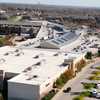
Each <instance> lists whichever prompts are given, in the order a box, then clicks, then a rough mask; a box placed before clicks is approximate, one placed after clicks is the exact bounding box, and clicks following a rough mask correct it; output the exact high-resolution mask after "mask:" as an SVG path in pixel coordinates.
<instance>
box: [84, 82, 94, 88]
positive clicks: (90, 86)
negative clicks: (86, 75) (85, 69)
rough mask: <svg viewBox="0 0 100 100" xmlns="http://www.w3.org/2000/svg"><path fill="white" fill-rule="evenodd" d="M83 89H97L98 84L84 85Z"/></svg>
mask: <svg viewBox="0 0 100 100" xmlns="http://www.w3.org/2000/svg"><path fill="white" fill-rule="evenodd" d="M83 87H84V89H91V88H96V84H94V83H84V84H83Z"/></svg>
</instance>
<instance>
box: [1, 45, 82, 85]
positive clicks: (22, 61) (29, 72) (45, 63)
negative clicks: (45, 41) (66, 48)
mask: <svg viewBox="0 0 100 100" xmlns="http://www.w3.org/2000/svg"><path fill="white" fill-rule="evenodd" d="M57 53H58V52H56V51H54V52H53V51H52V52H51V51H47V50H40V49H17V48H15V47H8V46H5V47H1V48H0V61H1V62H0V63H1V64H0V68H1V67H2V68H4V70H5V72H10V73H19V75H17V76H15V77H14V78H12V79H10V80H9V81H10V82H17V83H24V84H33V85H34V84H42V83H43V82H45V81H47V80H49V79H51V78H54V76H56V75H57V76H58V75H60V74H61V73H63V72H64V71H65V70H66V69H67V67H64V66H60V65H61V64H62V63H63V62H64V59H66V56H68V57H69V56H72V57H78V56H79V55H80V54H78V53H77V54H70V53H69V54H68V55H65V54H64V53H58V55H56V54H57ZM55 55H56V56H55ZM68 57H67V58H68Z"/></svg>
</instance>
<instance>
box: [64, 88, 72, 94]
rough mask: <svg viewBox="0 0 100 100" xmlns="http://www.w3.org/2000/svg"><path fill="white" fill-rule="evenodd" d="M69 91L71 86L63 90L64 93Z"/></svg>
mask: <svg viewBox="0 0 100 100" xmlns="http://www.w3.org/2000/svg"><path fill="white" fill-rule="evenodd" d="M70 91H71V87H68V88H66V89H64V90H63V92H64V93H69V92H70Z"/></svg>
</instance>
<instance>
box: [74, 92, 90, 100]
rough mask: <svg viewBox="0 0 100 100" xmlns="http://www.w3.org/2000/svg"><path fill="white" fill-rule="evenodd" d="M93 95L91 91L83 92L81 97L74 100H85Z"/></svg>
mask: <svg viewBox="0 0 100 100" xmlns="http://www.w3.org/2000/svg"><path fill="white" fill-rule="evenodd" d="M91 95H92V94H91V93H90V92H89V91H84V92H81V93H80V95H79V96H76V97H75V98H73V100H84V98H85V97H90V96H91Z"/></svg>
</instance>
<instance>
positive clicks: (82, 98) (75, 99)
mask: <svg viewBox="0 0 100 100" xmlns="http://www.w3.org/2000/svg"><path fill="white" fill-rule="evenodd" d="M73 100H84V97H83V96H77V97H75V98H73Z"/></svg>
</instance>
